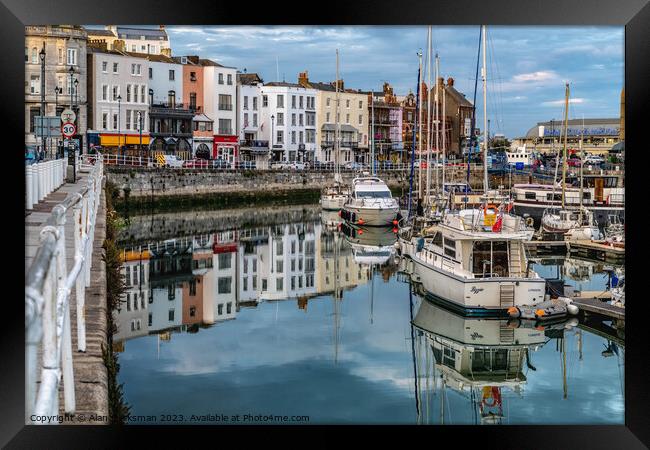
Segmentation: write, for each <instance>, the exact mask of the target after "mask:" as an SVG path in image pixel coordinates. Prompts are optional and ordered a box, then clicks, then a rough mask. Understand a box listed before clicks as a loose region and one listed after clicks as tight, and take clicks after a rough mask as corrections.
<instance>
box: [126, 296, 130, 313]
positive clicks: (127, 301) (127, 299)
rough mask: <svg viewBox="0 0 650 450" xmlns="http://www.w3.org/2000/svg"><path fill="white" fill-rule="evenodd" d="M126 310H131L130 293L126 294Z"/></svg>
mask: <svg viewBox="0 0 650 450" xmlns="http://www.w3.org/2000/svg"><path fill="white" fill-rule="evenodd" d="M126 310H127V311H131V294H126Z"/></svg>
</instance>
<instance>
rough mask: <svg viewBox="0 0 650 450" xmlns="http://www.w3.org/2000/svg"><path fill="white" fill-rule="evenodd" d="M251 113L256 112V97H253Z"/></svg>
mask: <svg viewBox="0 0 650 450" xmlns="http://www.w3.org/2000/svg"><path fill="white" fill-rule="evenodd" d="M253 111H257V97H253Z"/></svg>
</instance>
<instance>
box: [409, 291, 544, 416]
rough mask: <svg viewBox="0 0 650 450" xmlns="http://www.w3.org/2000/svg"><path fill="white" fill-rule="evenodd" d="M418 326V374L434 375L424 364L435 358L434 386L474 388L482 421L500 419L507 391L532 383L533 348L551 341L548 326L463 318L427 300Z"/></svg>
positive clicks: (471, 390) (472, 392) (454, 388)
mask: <svg viewBox="0 0 650 450" xmlns="http://www.w3.org/2000/svg"><path fill="white" fill-rule="evenodd" d="M413 326H414V327H415V329H416V330H417V338H416V343H415V345H417V346H418V347H419V348H418V350H416V354H418V355H420V356H421V357H420V358H418V361H417V362H416V367H418V366H419V367H420V368H419V370H418V372H420V373H421V374H422V373H424V372H425V371H426V373H429V370H428V368H427V367H423V364H426V363H427V362H429V361H431V360H433V361H434V367H435V372H437V373H438V374H439V375H438V376H436V377H435V378H434V380H432V384H433V383H436V384H440V387H438V389H445V388H447V387H449V388H451V389H453V390H456V391H461V392H462V391H470V393H471V395H472V396H473V397H474V398H475V399H476V402H477V405H476V406H477V408H478V410H479V411H478V412H479V416H480V418H481V423H499V422H500V419H501V418H502V417H503V409H502V404H501V396H502V394H503V391H502V389H503V388H510V389H513V390H515V391H516V392H518V391H519V390H520V389H521V387H522V386H523V384H524V383H525V382H526V376H525V375H524V373H523V367H524V361H525V360H526V359H527V360H528V362H529V363H530V358H531V355H530V351H531V350H536V349H537V347H538V346H540V345H542V344H544V342H545V341H546V337H545V335H544V330H543V329H537V328H532V327H524V326H520V324H519V323H511V322H509V321H507V320H494V319H474V318H466V317H461V316H458V315H456V314H454V313H452V312H450V311H448V310H446V309H444V308H442V307H440V306H437V305H434V304H433V303H431V302H429V301H427V300H422V301H421V303H420V306H419V309H418V310H417V314H416V316H415V319H414V321H413ZM422 347H424V348H422ZM425 353H426V354H425ZM431 354H432V356H433V358H431V357H430V355H431ZM421 383H422V382H421ZM421 383H420V384H421ZM417 395H420V394H419V393H418V394H417Z"/></svg>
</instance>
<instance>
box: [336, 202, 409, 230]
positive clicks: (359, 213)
mask: <svg viewBox="0 0 650 450" xmlns="http://www.w3.org/2000/svg"><path fill="white" fill-rule="evenodd" d="M343 209H344V210H345V211H347V212H348V213H350V214H354V220H349V222H350V223H352V224H354V225H363V226H370V227H387V226H394V225H395V224H394V223H393V221H394V220H397V214H398V213H399V206H395V207H393V208H364V207H358V206H351V205H345V206H343Z"/></svg>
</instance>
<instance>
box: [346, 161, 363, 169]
mask: <svg viewBox="0 0 650 450" xmlns="http://www.w3.org/2000/svg"><path fill="white" fill-rule="evenodd" d="M343 167H344V168H346V169H348V170H362V169H363V168H364V166H363V164H361V163H358V162H355V161H350V162H347V163H345V165H344V166H343Z"/></svg>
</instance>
